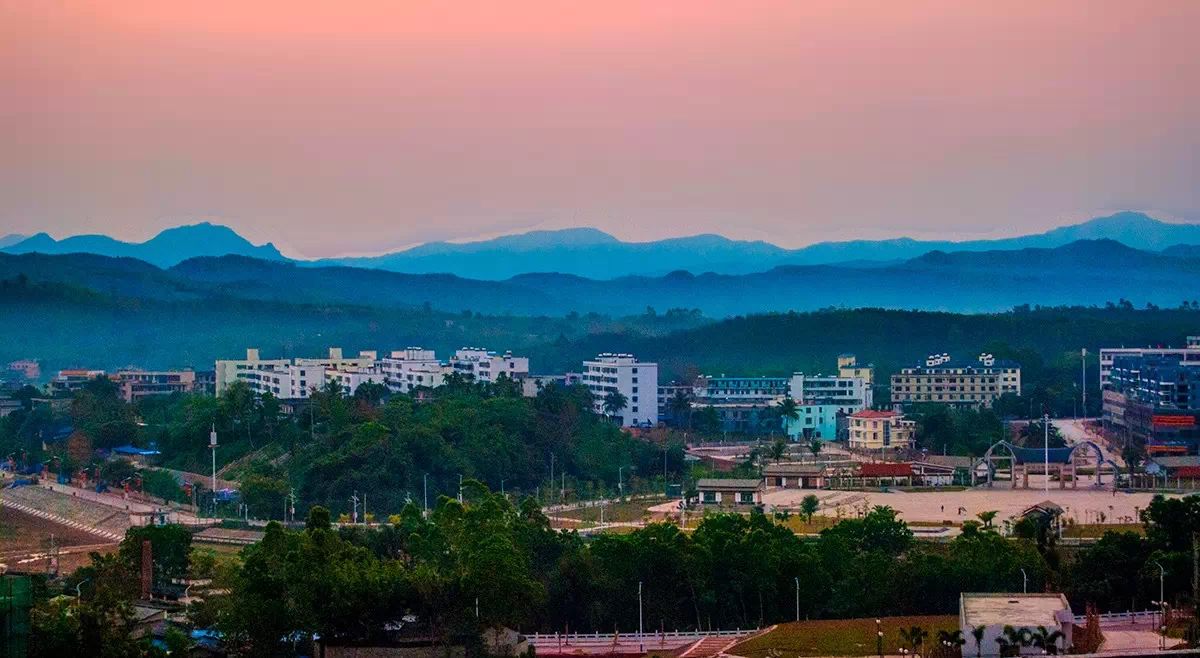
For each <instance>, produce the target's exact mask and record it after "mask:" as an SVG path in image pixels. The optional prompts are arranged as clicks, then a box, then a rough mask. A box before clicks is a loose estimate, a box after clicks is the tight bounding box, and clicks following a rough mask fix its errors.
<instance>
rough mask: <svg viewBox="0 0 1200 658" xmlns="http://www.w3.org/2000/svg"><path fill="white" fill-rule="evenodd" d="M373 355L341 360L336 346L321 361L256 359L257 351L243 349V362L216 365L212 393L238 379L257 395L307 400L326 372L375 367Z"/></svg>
mask: <svg viewBox="0 0 1200 658" xmlns="http://www.w3.org/2000/svg"><path fill="white" fill-rule="evenodd" d="M375 358H376V353H375V352H374V351H370V350H366V351H362V352H359V353H358V356H352V357H345V356H343V355H342V349H341V348H340V347H331V348H329V356H328V357H325V358H298V359H295V360H291V359H260V358H259V354H258V350H257V349H253V348H251V349H247V350H246V358H245V359H222V360H218V361H217V362H216V368H215V370H216V394H217V395H221V394H222V393H223V392H224V391H225V388H227V387H228V386H229V385H230V384H232V383H233V382H235V381H238V380H241V381H244V382H246V383H247V384H249V385H250V388H251V389H253V390H254V391H256V392H258V393H266V392H270V393H271V394H273V395H275V396H276V397H279V398H284V399H295V398H306V397H308V393H309V391H311V390H312V389H314V388H318V387H320V386H322V385H323V384H324V383H325V370H326V369H330V368H333V369H339V368H348V369H359V368H372V367H374V366H375Z"/></svg>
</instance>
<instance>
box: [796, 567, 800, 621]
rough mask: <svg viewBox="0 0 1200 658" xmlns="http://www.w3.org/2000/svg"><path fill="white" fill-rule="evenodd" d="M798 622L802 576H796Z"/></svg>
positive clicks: (797, 618) (797, 617) (798, 619)
mask: <svg viewBox="0 0 1200 658" xmlns="http://www.w3.org/2000/svg"><path fill="white" fill-rule="evenodd" d="M796 621H800V576H796Z"/></svg>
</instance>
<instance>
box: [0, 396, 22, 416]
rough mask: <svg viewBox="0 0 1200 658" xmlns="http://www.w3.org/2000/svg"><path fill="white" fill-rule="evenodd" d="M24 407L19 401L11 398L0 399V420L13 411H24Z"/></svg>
mask: <svg viewBox="0 0 1200 658" xmlns="http://www.w3.org/2000/svg"><path fill="white" fill-rule="evenodd" d="M24 408H25V405H24V403H22V402H21V401H20V400H14V399H12V398H0V418H7V417H8V415H9V414H11V413H12V412H14V411H20V410H21V409H24Z"/></svg>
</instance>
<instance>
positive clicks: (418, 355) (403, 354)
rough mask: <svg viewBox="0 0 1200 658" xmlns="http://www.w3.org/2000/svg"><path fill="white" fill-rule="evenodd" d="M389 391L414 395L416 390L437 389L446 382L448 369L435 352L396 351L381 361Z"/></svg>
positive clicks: (417, 349)
mask: <svg viewBox="0 0 1200 658" xmlns="http://www.w3.org/2000/svg"><path fill="white" fill-rule="evenodd" d="M380 368H381V369H382V371H383V375H384V379H385V381H386V383H387V386H388V388H389V389H391V390H393V391H396V392H398V393H406V394H407V393H412V392H413V390H414V389H419V388H436V387H438V386H441V385H442V384H443V383H444V382H445V378H446V368H445V367H444V366H443V365H442V363H441V362H440V361H438V360H437V355H436V354H434V352H433V350H427V349H423V348H420V347H409V348H406V349H403V350H395V351H393V352H392V353H391V354H390V355H388V356H386V357H384V358H383V359H382V361H380Z"/></svg>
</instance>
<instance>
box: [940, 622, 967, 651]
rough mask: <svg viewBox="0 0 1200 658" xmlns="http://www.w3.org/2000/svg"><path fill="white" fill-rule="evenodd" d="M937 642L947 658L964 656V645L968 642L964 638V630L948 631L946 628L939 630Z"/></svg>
mask: <svg viewBox="0 0 1200 658" xmlns="http://www.w3.org/2000/svg"><path fill="white" fill-rule="evenodd" d="M937 642H938V649H939V651H940V652H941V653H942V654H944V656H945V657H946V658H955V657H957V656H962V647H963V645H964V644H966V643H967V641H966V640H964V639H963V634H962V631H960V630H953V631H947V630H944V629H943V630H940V631H938V634H937Z"/></svg>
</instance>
